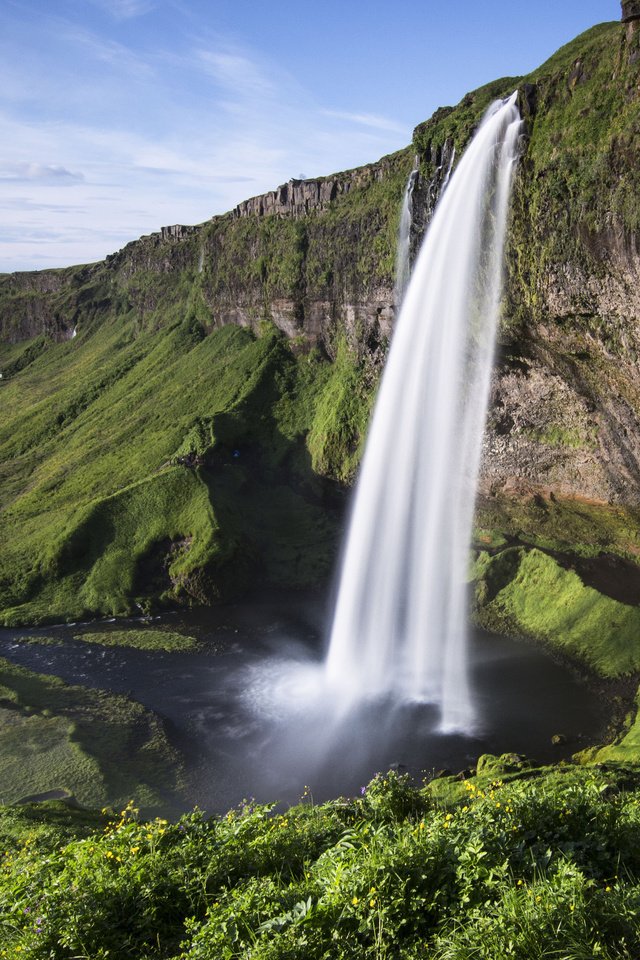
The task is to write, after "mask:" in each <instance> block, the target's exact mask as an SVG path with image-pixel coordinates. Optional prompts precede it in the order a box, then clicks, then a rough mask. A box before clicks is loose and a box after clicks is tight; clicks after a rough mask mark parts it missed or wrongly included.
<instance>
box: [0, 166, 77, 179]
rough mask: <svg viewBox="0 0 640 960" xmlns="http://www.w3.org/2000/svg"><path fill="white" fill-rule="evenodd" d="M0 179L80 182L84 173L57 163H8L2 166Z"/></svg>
mask: <svg viewBox="0 0 640 960" xmlns="http://www.w3.org/2000/svg"><path fill="white" fill-rule="evenodd" d="M0 180H11V181H20V180H26V181H44V182H48V183H51V182H54V183H58V184H60V183H79V182H81V181H82V180H84V174H82V173H79V172H74V171H72V170H67V168H66V167H62V166H60V165H59V164H55V163H34V162H30V163H8V164H5V165H3V166H0Z"/></svg>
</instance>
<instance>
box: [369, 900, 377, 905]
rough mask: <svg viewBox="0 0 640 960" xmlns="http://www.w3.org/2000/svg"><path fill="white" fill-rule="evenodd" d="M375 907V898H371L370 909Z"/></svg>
mask: <svg viewBox="0 0 640 960" xmlns="http://www.w3.org/2000/svg"><path fill="white" fill-rule="evenodd" d="M375 905H376V902H375V900H374V899H373V898H371V900H369V906H370V907H375Z"/></svg>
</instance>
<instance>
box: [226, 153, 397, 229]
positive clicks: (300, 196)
mask: <svg viewBox="0 0 640 960" xmlns="http://www.w3.org/2000/svg"><path fill="white" fill-rule="evenodd" d="M394 166H395V162H394V157H383V158H382V160H380V161H379V162H378V163H371V164H367V165H366V166H364V167H358V168H356V169H354V170H348V171H346V172H345V173H340V174H336V175H335V176H333V177H320V178H318V179H305V180H295V179H291V180H289V182H288V183H283V184H281V186H279V187H277V188H276V189H275V190H270V191H269V192H268V193H263V194H261V195H260V196H257V197H251V198H250V199H249V200H243V201H242V203H239V204H238V206H237V207H235V209H234V210H233V216H234V217H267V216H279V217H305V216H307V214H309V213H313V212H316V211H322V210H326V209H327V208H328V207H329V206H330V205H331V204H332V203H333V202H334V201H335V200H338V199H339V198H340V197H343V196H345V195H346V194H348V193H350V192H351V191H352V190H360V189H362V188H363V187H366V186H367V184H369V183H371V182H375V181H381V180H384V179H385V178H386V177H387V176H388V175H389V173H390V172H391V171H392V170H393V168H394Z"/></svg>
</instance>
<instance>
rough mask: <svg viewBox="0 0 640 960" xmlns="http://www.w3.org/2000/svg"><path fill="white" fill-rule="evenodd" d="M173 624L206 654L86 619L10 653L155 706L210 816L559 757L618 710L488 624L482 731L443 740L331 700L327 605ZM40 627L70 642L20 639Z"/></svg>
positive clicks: (411, 721) (293, 602)
mask: <svg viewBox="0 0 640 960" xmlns="http://www.w3.org/2000/svg"><path fill="white" fill-rule="evenodd" d="M162 622H163V623H164V624H166V625H167V626H170V627H171V628H172V629H180V630H183V631H184V632H186V633H190V634H191V635H193V636H197V637H199V638H200V639H201V640H202V641H203V644H204V645H203V652H199V653H163V652H146V651H140V650H133V649H129V648H123V647H119V648H117V647H101V646H99V645H97V644H95V645H94V644H85V643H82V642H80V641H74V640H72V639H71V634H72V633H73V629H74V628H72V627H59V628H58V627H46V628H42V630H40V631H37V630H25V629H19V630H7V629H5V630H0V656H3V657H6V658H7V659H9V660H11V661H13V662H14V663H17V664H21V665H23V666H26V667H29V668H30V669H32V670H36V671H40V672H43V673H52V674H56V675H57V676H59V677H62V678H63V679H64V680H66V681H67V682H69V683H75V684H82V685H85V686H89V687H98V688H103V689H107V690H110V691H113V692H116V693H126V694H127V695H129V696H130V697H132V698H133V699H135V700H138V701H139V702H140V703H142V704H144V705H145V706H146V707H149V708H151V709H153V710H155V711H156V712H157V713H158V714H160V716H162V717H163V718H165V719H166V721H168V724H167V725H168V729H169V732H170V735H171V736H172V738H173V739H174V741H175V742H176V743H177V745H178V746H180V747H181V748H182V750H183V751H184V752H185V754H186V757H187V761H188V765H189V769H190V771H191V774H192V777H191V780H192V788H191V795H190V796H189V797H188V798H187V806H192V805H193V804H194V803H197V804H198V805H199V806H200V807H202V808H203V809H205V810H207V811H210V812H221V811H225V810H227V809H229V807H231V806H234V805H236V804H237V803H239V802H240V801H241V800H242V799H243V798H248V797H255V798H256V799H257V800H259V801H269V800H281V801H284V802H295V801H296V800H298V799H299V798H300V797H301V795H302V793H303V792H304V790H305V787H308V788H310V790H311V792H312V794H313V797H314V799H315V800H317V801H320V800H324V799H328V798H331V797H335V796H338V795H353V794H357V793H359V792H360V789H361V787H362V786H363V785H364V784H366V783H367V782H368V780H370V779H371V777H372V776H373V775H374V774H375V773H376V772H377V771H386V770H388V769H389V767H390V766H392V765H398V766H399V769H401V770H403V769H405V768H406V770H408V772H410V773H411V774H412V775H414V776H415V777H417V778H420V777H422V776H425V775H429V774H431V773H433V771H435V770H438V769H442V768H449V769H451V770H452V771H458V770H460V769H463V768H465V767H468V766H470V765H471V764H472V763H473V761H474V760H475V759H476V758H477V757H478V756H479V754H481V753H486V752H490V753H503V752H505V751H515V752H518V753H524V754H526V755H527V756H529V757H531V758H532V759H535V760H538V761H541V762H544V761H549V760H557V759H560V758H561V757H563V756H569V755H570V754H571V753H573V752H575V751H576V750H579V749H581V748H583V747H585V746H587V745H588V744H589V743H590V742H591V741H592V740H593V739H594V738H596V737H597V736H598V734H599V733H600V732H601V730H602V728H603V725H604V723H605V721H606V707H605V705H604V704H603V703H602V702H600V701H599V699H598V697H597V696H596V695H595V694H594V693H593V691H591V690H589V689H588V688H587V687H585V686H584V685H581V684H580V683H578V682H577V680H576V679H575V678H574V677H573V675H572V674H571V673H570V671H568V670H567V669H565V668H564V667H561V666H559V665H558V664H556V663H555V662H553V661H552V660H551V659H550V658H549V657H548V656H547V655H546V654H545V653H544V652H543V651H541V650H539V649H538V648H536V647H533V646H530V645H529V644H525V643H521V642H515V641H512V640H509V639H508V638H504V637H496V636H492V635H489V634H486V633H480V632H476V633H475V634H474V636H473V638H472V644H471V650H472V671H471V672H472V684H473V688H474V690H475V694H476V698H477V702H478V714H479V727H478V730H477V731H476V732H475V734H474V735H473V736H470V737H462V736H458V735H455V736H454V735H446V736H445V735H442V734H439V733H438V732H437V717H436V715H435V714H434V711H433V710H432V708H430V707H428V706H424V705H415V704H414V705H405V706H401V707H398V706H393V705H390V704H377V705H372V706H369V707H367V708H366V709H361V710H359V711H353V710H352V711H347V710H344V709H342V707H341V705H340V704H339V703H335V702H333V701H332V700H331V698H330V697H329V696H325V695H324V694H323V692H322V690H321V688H320V687H319V673H320V671H319V669H318V663H319V660H320V651H321V646H322V641H321V637H322V634H323V604H322V603H320V602H319V601H318V600H315V599H312V598H309V597H301V596H300V595H295V596H294V597H290V596H289V597H281V598H277V599H269V600H263V601H260V600H256V601H254V602H251V603H243V604H239V605H234V606H224V607H219V608H215V609H207V610H202V611H197V612H193V613H189V614H186V615H183V614H170V615H167V616H166V617H164V618H163V621H162ZM93 626H95V625H92V629H93ZM114 626H115V627H117V628H118V629H121V628H122V626H123V625H122V623H119V624H116V625H114ZM103 628H104V629H105V630H109V629H112V627H110V625H109V624H104V627H103ZM76 629H77V628H76ZM33 633H41V634H43V635H44V636H51V637H53V636H55V637H58V638H61V639H62V640H63V641H64V642H63V643H62V644H61V645H47V646H44V645H39V644H34V643H24V642H23V643H20V642H18V641H17V638H18V637H20V636H23V637H24V636H25V635H26V634H33ZM554 734H562V735H563V737H564V738H566V741H565V742H564V743H563V745H562V746H553V745H552V743H551V738H552V736H553V735H554Z"/></svg>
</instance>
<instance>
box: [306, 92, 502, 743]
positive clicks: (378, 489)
mask: <svg viewBox="0 0 640 960" xmlns="http://www.w3.org/2000/svg"><path fill="white" fill-rule="evenodd" d="M516 96H517V93H514V94H513V95H512V96H511V97H510V98H508V99H506V100H504V101H497V102H496V103H494V104H492V106H491V107H490V108H489V110H488V111H487V113H486V115H485V118H484V120H483V122H482V124H481V126H480V127H479V129H478V131H477V132H476V134H475V136H474V138H473V140H472V141H471V143H470V144H469V146H468V148H467V150H466V151H465V153H464V155H463V156H462V158H461V160H460V162H459V164H458V166H457V168H456V170H455V172H454V173H453V174H452V176H451V180H450V182H449V184H448V187H447V190H446V192H445V193H444V194H443V195H442V197H441V199H440V201H439V203H438V206H437V207H436V210H435V213H434V216H433V219H432V221H431V224H430V226H429V229H428V231H427V233H426V236H425V239H424V241H423V244H422V247H421V249H420V253H419V255H418V258H417V260H416V264H415V267H414V270H413V274H412V277H411V281H410V283H409V286H408V288H407V291H406V294H405V297H404V301H403V303H402V308H401V311H400V316H399V318H398V322H397V325H396V329H395V332H394V336H393V340H392V344H391V349H390V351H389V356H388V359H387V363H386V367H385V371H384V374H383V378H382V382H381V384H380V390H379V394H378V399H377V403H376V408H375V411H374V416H373V420H372V423H371V427H370V431H369V437H368V440H367V445H366V450H365V455H364V458H363V462H362V466H361V472H360V477H359V481H358V486H357V490H356V496H355V501H354V505H353V513H352V517H351V522H350V525H349V531H348V536H347V541H346V545H345V552H344V557H343V563H342V570H341V576H340V582H339V588H338V594H337V599H336V606H335V610H334V616H333V624H332V628H331V634H330V642H329V650H328V654H327V659H326V664H325V671H326V677H327V680H328V682H329V683H330V684H331V685H332V686H333V687H334V688H336V690H338V691H339V696H340V698H341V700H342V702H343V703H345V704H353V703H355V702H358V701H360V700H366V699H371V698H394V699H395V700H399V701H409V702H410V701H418V702H428V703H433V704H435V705H436V706H437V707H438V708H439V710H440V729H441V730H442V731H443V732H453V731H462V732H471V731H472V730H473V728H474V722H475V710H474V704H473V698H472V694H471V690H470V686H469V680H468V667H467V637H466V629H467V628H466V619H467V618H466V603H465V580H466V572H467V564H468V553H469V542H470V537H471V527H472V522H473V508H474V499H475V488H476V482H477V475H478V470H479V463H480V454H481V446H482V434H483V430H484V421H485V416H486V409H487V402H488V392H489V383H490V377H491V368H492V364H493V353H494V342H495V331H496V327H497V318H498V312H499V303H500V295H501V285H502V283H501V281H502V255H503V246H504V237H505V229H506V219H507V211H508V198H509V190H510V184H511V179H512V173H513V169H514V167H515V162H516V159H517V151H518V140H519V134H520V116H519V113H518V108H517V106H516Z"/></svg>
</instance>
